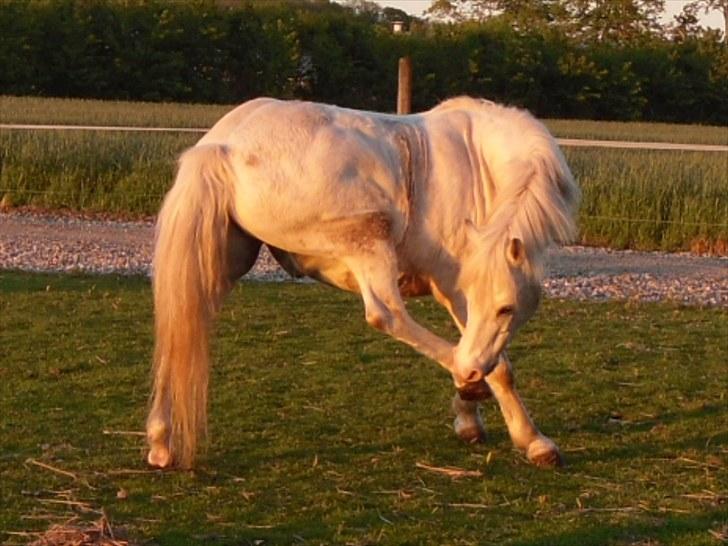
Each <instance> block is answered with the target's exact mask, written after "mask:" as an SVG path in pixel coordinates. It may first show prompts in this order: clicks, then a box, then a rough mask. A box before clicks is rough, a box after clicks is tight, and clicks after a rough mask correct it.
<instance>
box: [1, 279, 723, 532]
mask: <svg viewBox="0 0 728 546" xmlns="http://www.w3.org/2000/svg"><path fill="white" fill-rule="evenodd" d="M150 300H151V298H150V291H149V286H148V282H147V281H146V280H142V279H118V278H113V277H63V276H45V275H29V274H17V273H7V272H6V273H0V378H1V379H2V381H1V382H0V437H1V438H2V442H0V506H2V507H3V508H2V509H1V510H0V530H4V531H6V532H7V531H20V530H23V531H27V530H43V529H45V528H47V527H48V526H49V524H50V521H49V520H48V519H38V518H42V517H46V518H47V517H49V516H51V515H53V516H57V517H59V518H63V517H69V516H70V515H73V513H74V511H73V506H71V505H68V504H59V503H52V502H49V501H53V500H56V501H57V500H64V499H65V500H74V501H78V502H83V503H86V504H87V505H88V506H90V507H92V508H94V509H97V510H100V509H101V508H103V509H104V510H105V511H106V513H107V514H108V515H109V517H110V519H111V521H112V523H113V525H114V526H115V527H124V528H126V529H127V530H128V532H129V533H130V535H131V537H132V538H134V539H135V540H138V541H139V542H144V541H153V543H155V544H164V545H171V544H231V545H232V544H253V543H258V544H261V543H264V544H294V543H298V542H301V543H304V542H302V541H305V543H306V544H347V543H348V544H375V543H381V544H499V545H520V546H527V545H528V546H537V545H543V546H547V545H549V546H550V545H556V544H558V545H573V546H584V545H587V546H588V545H595V546H596V545H600V546H601V545H620V546H621V545H624V546H627V545H636V544H642V545H644V544H648V543H649V544H659V545H660V546H665V545H705V546H712V545H714V544H716V543H717V541H716V539H715V538H714V537H713V536H712V535H711V534H710V531H714V532H721V531H722V530H723V531H724V530H725V526H726V525H728V517H727V516H726V512H725V506H724V505H721V502H725V494H726V491H727V490H728V475H727V473H726V462H727V461H726V455H728V452H727V451H726V445H728V426H727V425H726V423H727V420H726V417H728V415H727V413H728V412H727V408H726V400H725V396H726V394H725V363H726V361H728V348H727V347H726V337H725V333H726V332H725V325H726V318H727V317H726V314H725V312H724V311H720V310H716V309H699V308H683V307H678V306H673V305H634V304H623V303H611V304H606V303H573V302H559V301H546V302H545V304H544V305H543V307H542V308H541V310H540V311H539V313H538V314H537V316H536V317H535V318H534V320H533V321H531V323H530V324H529V325H528V326H527V327H526V328H525V329H524V331H523V332H522V333H521V334H519V336H518V338H517V339H516V341H515V342H514V344H513V347H512V351H511V356H512V358H513V360H514V362H515V363H516V366H517V380H518V384H519V385H520V390H521V393H522V395H523V397H524V398H525V399H526V401H527V403H528V406H529V408H530V409H531V410H532V413H533V415H534V417H535V419H536V421H537V423H539V425H540V426H541V428H542V429H543V430H544V432H546V433H548V434H550V435H551V436H552V437H553V438H554V439H555V440H556V441H557V442H558V443H559V444H560V446H561V447H562V449H563V450H564V453H565V455H566V458H567V461H568V466H567V467H566V468H564V469H560V470H558V471H544V470H539V469H536V468H533V467H531V466H530V465H528V464H527V463H526V462H525V461H524V459H523V457H522V456H521V455H520V454H518V453H516V452H514V451H513V449H512V448H511V445H510V442H509V440H508V438H507V434H506V432H505V427H504V425H503V423H502V419H501V417H500V415H499V414H498V412H497V410H496V409H495V408H494V405H493V404H490V403H488V404H486V407H485V411H484V415H485V418H486V422H487V423H488V425H487V428H488V431H489V440H488V443H486V444H484V445H478V446H466V445H462V444H461V443H460V442H459V441H457V440H456V438H455V437H454V435H453V433H452V431H451V430H450V429H449V424H450V419H451V416H450V413H449V409H448V406H449V400H450V397H451V395H452V388H451V386H450V383H449V379H448V378H447V377H446V374H445V373H444V372H442V371H441V370H440V369H439V368H438V366H437V365H435V364H433V363H431V362H429V361H427V360H426V359H424V358H422V357H420V356H418V355H416V354H415V353H414V352H412V351H411V350H409V349H408V348H406V347H404V346H402V345H400V344H398V343H396V342H394V341H392V340H390V339H388V338H386V337H385V336H382V335H380V334H378V333H376V332H374V331H372V330H371V329H369V328H367V327H366V325H365V323H364V320H363V318H362V315H363V313H362V309H361V304H360V303H359V301H358V300H357V299H356V298H354V297H353V296H350V295H347V294H343V293H340V292H336V291H333V290H332V289H327V288H325V287H320V286H311V285H293V284H261V283H243V284H241V285H240V286H239V287H237V288H236V290H235V291H234V293H233V295H232V297H231V298H230V301H229V302H228V303H227V304H226V306H225V308H224V309H223V312H222V315H221V320H220V322H219V324H218V327H217V329H216V330H217V339H216V342H215V344H214V347H215V350H214V353H215V357H214V360H215V366H214V373H213V379H212V391H211V428H212V442H211V445H210V446H209V449H208V452H207V454H206V456H205V457H204V458H203V459H202V460H201V462H200V464H199V467H198V468H197V469H196V470H195V471H194V472H187V473H185V472H148V473H143V472H142V471H144V470H145V467H144V464H143V462H142V458H143V454H144V445H143V439H142V438H140V437H137V436H131V435H113V434H111V435H104V434H103V433H102V431H103V430H111V431H138V430H141V429H142V427H143V422H144V417H145V405H146V399H147V394H148V361H149V358H150V353H151V349H152V337H151V312H150V306H151V302H150ZM410 308H411V309H412V311H413V313H414V314H415V315H416V316H417V317H419V319H420V320H422V321H423V322H425V323H427V324H429V325H431V326H432V327H433V328H434V329H435V330H437V331H439V332H440V333H442V334H443V335H447V336H453V335H454V333H455V332H454V329H453V327H452V326H451V325H450V324H449V321H448V320H447V318H446V317H445V315H444V313H442V312H440V310H439V309H438V308H436V307H435V306H434V305H433V304H432V303H431V302H430V301H429V300H415V301H413V302H411V304H410ZM30 459H32V460H34V461H37V462H40V463H43V464H46V465H50V466H52V467H53V468H56V469H59V470H63V471H66V472H71V473H72V474H73V475H72V476H70V475H63V474H60V473H58V472H54V471H51V470H49V469H45V468H42V467H40V466H37V465H35V464H33V463H32V462H30ZM417 462H425V463H429V464H431V465H436V466H446V465H452V466H456V467H460V468H465V469H470V470H480V471H481V472H482V473H483V476H482V477H480V478H465V479H461V480H457V481H454V480H451V479H450V478H447V477H444V476H441V475H437V474H433V473H430V472H427V471H425V470H421V469H418V468H417V467H416V466H415V465H416V463H417ZM74 477H75V479H74ZM121 489H123V490H125V491H126V492H127V493H128V497H127V498H126V499H118V498H117V492H118V491H120V490H121ZM721 498H722V501H721ZM81 516H82V517H86V518H88V517H94V514H87V515H85V516H84V515H83V514H81ZM33 518H35V519H33ZM257 540H262V541H264V542H255V541H257ZM0 541H4V542H10V543H13V542H15V543H20V542H26V541H27V538H25V539H23V538H22V537H18V536H17V535H5V536H2V535H0Z"/></svg>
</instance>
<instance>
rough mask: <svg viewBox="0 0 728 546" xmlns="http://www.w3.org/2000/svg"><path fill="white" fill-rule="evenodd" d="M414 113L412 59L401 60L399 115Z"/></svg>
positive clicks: (398, 93)
mask: <svg viewBox="0 0 728 546" xmlns="http://www.w3.org/2000/svg"><path fill="white" fill-rule="evenodd" d="M410 112H412V59H410V58H409V57H401V58H400V59H399V77H398V80H397V113H398V114H400V115H402V114H409V113H410Z"/></svg>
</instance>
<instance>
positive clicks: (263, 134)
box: [147, 97, 579, 468]
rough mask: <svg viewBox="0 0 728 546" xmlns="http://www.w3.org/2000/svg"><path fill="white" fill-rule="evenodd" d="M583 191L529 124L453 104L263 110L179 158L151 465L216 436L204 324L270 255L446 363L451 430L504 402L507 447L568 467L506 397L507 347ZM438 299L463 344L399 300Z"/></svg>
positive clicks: (482, 107)
mask: <svg viewBox="0 0 728 546" xmlns="http://www.w3.org/2000/svg"><path fill="white" fill-rule="evenodd" d="M578 199H579V190H578V187H577V186H576V184H575V182H574V179H573V177H572V175H571V173H570V171H569V168H568V166H567V165H566V162H565V160H564V157H563V155H562V154H561V152H560V150H559V149H558V147H557V145H556V143H555V141H554V139H553V138H552V137H551V135H550V134H549V133H548V131H547V130H546V129H545V128H544V126H543V125H541V124H540V123H539V122H537V121H536V120H535V119H534V118H533V117H531V116H530V115H529V114H528V113H526V112H524V111H520V110H517V109H514V108H507V107H504V106H500V105H497V104H494V103H492V102H488V101H484V100H478V99H472V98H468V97H460V98H455V99H451V100H448V101H445V102H443V103H442V104H440V105H439V106H437V107H435V108H433V109H432V110H430V111H428V112H425V113H422V114H415V115H408V116H394V115H386V114H378V113H372V112H359V111H356V110H349V109H345V108H339V107H336V106H329V105H324V104H315V103H307V102H297V101H291V102H282V101H278V100H274V99H267V98H263V99H256V100H253V101H250V102H247V103H245V104H243V105H241V106H239V107H238V108H236V109H235V110H233V111H232V112H230V113H228V114H227V115H226V116H225V117H223V118H222V119H221V120H220V121H219V122H218V123H217V124H216V125H215V126H214V127H213V128H212V129H211V130H210V131H209V132H208V133H207V134H206V135H205V136H204V137H203V138H202V139H201V140H200V141H199V142H198V143H197V144H196V145H195V146H194V147H192V148H191V149H189V150H187V151H186V152H185V153H184V154H183V155H182V158H181V159H180V162H179V171H178V173H177V179H176V181H175V184H174V187H172V189H171V190H170V191H169V193H168V194H167V196H166V198H165V200H164V204H163V206H162V209H161V212H160V213H159V218H158V221H157V239H156V248H155V253H154V305H155V318H156V324H155V328H156V348H155V355H154V390H153V395H152V403H151V410H150V414H149V418H148V420H147V437H148V441H149V445H150V450H149V455H148V461H149V463H150V464H151V465H153V466H157V467H167V466H171V465H176V466H178V467H181V468H188V467H190V466H191V465H192V464H193V462H194V457H195V453H196V450H197V445H198V439H199V438H200V437H202V436H204V434H205V431H206V417H207V416H206V411H207V385H208V375H209V363H208V343H209V341H208V340H209V330H210V323H211V321H212V319H213V318H214V316H215V314H216V312H217V311H218V309H219V308H220V305H221V303H222V301H223V298H224V296H225V295H226V293H227V292H228V291H229V290H230V289H231V287H232V285H233V283H234V282H235V281H236V279H238V278H239V277H240V276H241V275H243V274H245V273H246V272H247V271H248V270H249V269H250V268H251V267H252V265H253V263H254V262H255V260H256V258H257V256H258V251H259V249H260V246H261V244H262V243H265V244H266V245H268V246H269V247H270V250H271V251H272V253H273V255H274V256H275V257H276V259H277V260H278V261H279V263H280V264H281V265H282V266H283V268H284V269H286V270H287V271H289V272H290V273H292V274H294V275H299V276H300V275H307V276H310V277H313V278H315V279H318V280H320V281H323V282H326V283H328V284H331V285H334V286H337V287H339V288H342V289H345V290H350V291H353V292H356V293H359V294H361V297H362V298H363V300H364V305H365V309H366V320H367V322H368V323H369V324H370V325H372V326H373V327H374V328H377V329H379V330H381V331H383V332H385V333H387V334H389V335H391V336H393V337H395V338H396V339H398V340H400V341H402V342H404V343H406V344H408V345H410V346H411V347H413V348H414V349H415V350H417V351H419V352H420V353H422V354H424V355H426V356H428V357H429V358H431V359H432V360H434V361H436V362H438V363H439V364H440V365H442V366H443V367H444V368H445V369H447V370H448V371H449V372H450V373H451V374H452V378H453V381H454V384H455V387H456V388H457V389H458V391H457V393H456V394H455V398H454V400H453V409H454V411H455V415H456V417H455V431H456V433H457V434H458V435H459V436H460V437H461V438H462V439H463V440H465V441H468V442H473V441H479V440H481V439H482V438H483V435H484V430H483V423H482V421H481V418H480V414H479V409H478V402H477V401H478V400H481V399H483V398H485V397H487V396H488V395H490V394H491V393H492V394H494V395H495V398H496V399H497V401H498V403H499V405H500V407H501V410H502V412H503V415H504V417H505V420H506V424H507V426H508V430H509V433H510V435H511V438H512V440H513V442H514V444H515V445H516V446H517V447H519V448H521V449H523V450H525V452H526V455H527V457H528V459H529V460H530V461H532V462H534V463H536V464H538V465H554V464H559V463H560V461H561V458H560V454H559V451H558V449H557V447H556V445H555V444H554V443H553V442H552V441H551V440H550V439H548V438H547V437H546V436H544V435H543V434H541V433H540V432H539V431H538V429H537V428H536V427H535V426H534V424H533V422H532V421H531V419H530V418H529V416H528V413H527V411H526V409H525V407H524V405H523V402H522V401H521V399H520V398H519V396H518V394H517V393H516V391H515V389H514V385H513V376H512V373H511V364H510V362H509V360H508V357H507V355H506V351H505V349H506V346H507V345H508V342H509V341H510V340H511V338H512V337H513V335H514V333H515V332H516V330H517V329H518V328H519V327H520V326H521V325H522V324H523V323H524V322H525V321H526V320H528V318H530V317H531V315H532V314H533V313H534V311H535V309H536V307H537V305H538V302H539V295H540V280H541V271H542V267H541V262H542V258H543V255H544V250H545V249H546V247H547V245H548V244H550V243H551V242H554V241H556V242H563V241H566V240H567V239H569V238H570V237H571V236H572V234H573V231H574V222H573V215H574V209H575V207H576V205H577V202H578ZM423 294H432V295H433V296H434V297H435V298H436V300H437V301H438V302H439V303H440V304H442V305H443V306H444V307H445V308H446V309H447V310H448V311H449V313H450V315H451V316H452V318H453V320H454V322H455V324H456V325H457V327H458V328H459V330H460V334H461V337H460V339H459V342H458V343H457V344H455V345H453V344H452V343H450V342H449V341H446V340H444V339H442V338H440V337H438V336H437V335H435V334H433V333H432V332H430V331H428V330H427V329H425V328H423V327H422V326H420V325H419V324H418V323H416V322H415V321H414V320H413V319H412V318H411V317H410V315H409V314H408V313H407V310H406V308H405V305H404V303H403V299H402V298H403V297H406V296H415V295H423Z"/></svg>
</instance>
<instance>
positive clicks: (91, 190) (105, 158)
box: [0, 97, 728, 250]
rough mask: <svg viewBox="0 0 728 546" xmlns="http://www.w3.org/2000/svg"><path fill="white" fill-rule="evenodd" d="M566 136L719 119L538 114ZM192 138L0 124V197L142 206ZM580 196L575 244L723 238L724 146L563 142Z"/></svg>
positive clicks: (67, 117)
mask: <svg viewBox="0 0 728 546" xmlns="http://www.w3.org/2000/svg"><path fill="white" fill-rule="evenodd" d="M226 109H227V107H224V106H202V105H171V104H152V103H104V102H101V101H78V100H60V99H28V98H23V99H19V98H12V97H2V98H0V112H1V113H2V114H1V115H2V118H0V119H2V120H3V121H16V122H21V121H23V122H44V123H93V124H117V123H118V124H123V125H164V126H179V127H182V126H193V127H205V126H209V125H210V124H211V123H213V121H214V120H215V119H217V118H218V117H219V116H220V115H221V114H222V113H223V112H224V111H225V110H226ZM549 123H550V125H551V126H552V128H553V129H554V131H555V132H556V134H558V135H561V136H570V137H595V138H605V139H610V138H629V139H631V140H634V139H639V138H644V139H646V140H666V141H682V142H703V143H723V144H725V143H726V141H728V128H726V127H698V126H674V125H664V124H624V123H597V122H590V121H559V120H555V121H553V122H549ZM198 138H199V135H197V134H170V133H164V134H142V133H98V132H60V133H58V132H49V131H42V132H38V131H11V130H6V131H2V132H0V162H1V165H2V168H1V169H0V197H2V196H3V195H8V196H9V199H10V200H11V202H12V203H13V204H15V205H27V204H31V205H37V206H42V207H66V208H71V209H83V210H95V211H111V212H123V213H131V214H137V215H148V214H153V213H155V212H156V210H157V209H158V207H159V203H160V201H161V198H162V196H163V195H164V193H165V191H166V189H167V188H168V187H169V185H170V184H171V182H172V179H173V175H174V160H175V158H176V157H177V156H178V155H179V153H180V152H181V151H182V150H184V149H185V148H186V147H188V146H190V145H192V144H194V142H195V141H196V140H197V139H198ZM565 152H566V155H567V158H568V160H569V163H570V165H571V167H572V170H573V172H574V174H575V176H576V177H577V179H578V180H579V182H580V184H581V186H582V189H583V193H584V200H583V203H582V209H581V216H580V228H581V233H580V240H581V242H583V243H586V244H599V245H607V246H612V247H617V248H635V249H663V250H679V249H689V248H691V247H692V246H693V245H694V244H695V243H696V242H700V243H705V244H702V246H703V247H706V246H707V247H711V246H712V247H716V248H717V247H720V246H725V244H726V242H728V176H726V173H727V172H728V154H725V153H707V152H668V151H645V150H612V149H583V148H578V149H577V148H566V149H565Z"/></svg>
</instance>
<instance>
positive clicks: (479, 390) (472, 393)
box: [458, 379, 493, 402]
mask: <svg viewBox="0 0 728 546" xmlns="http://www.w3.org/2000/svg"><path fill="white" fill-rule="evenodd" d="M458 394H459V395H460V399H461V400H467V401H472V402H476V401H478V400H485V399H486V398H490V397H491V396H492V395H493V393H492V392H491V391H490V387H489V386H488V384H487V383H486V382H485V379H481V380H480V381H475V382H473V383H465V384H464V385H463V386H462V387H458Z"/></svg>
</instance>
